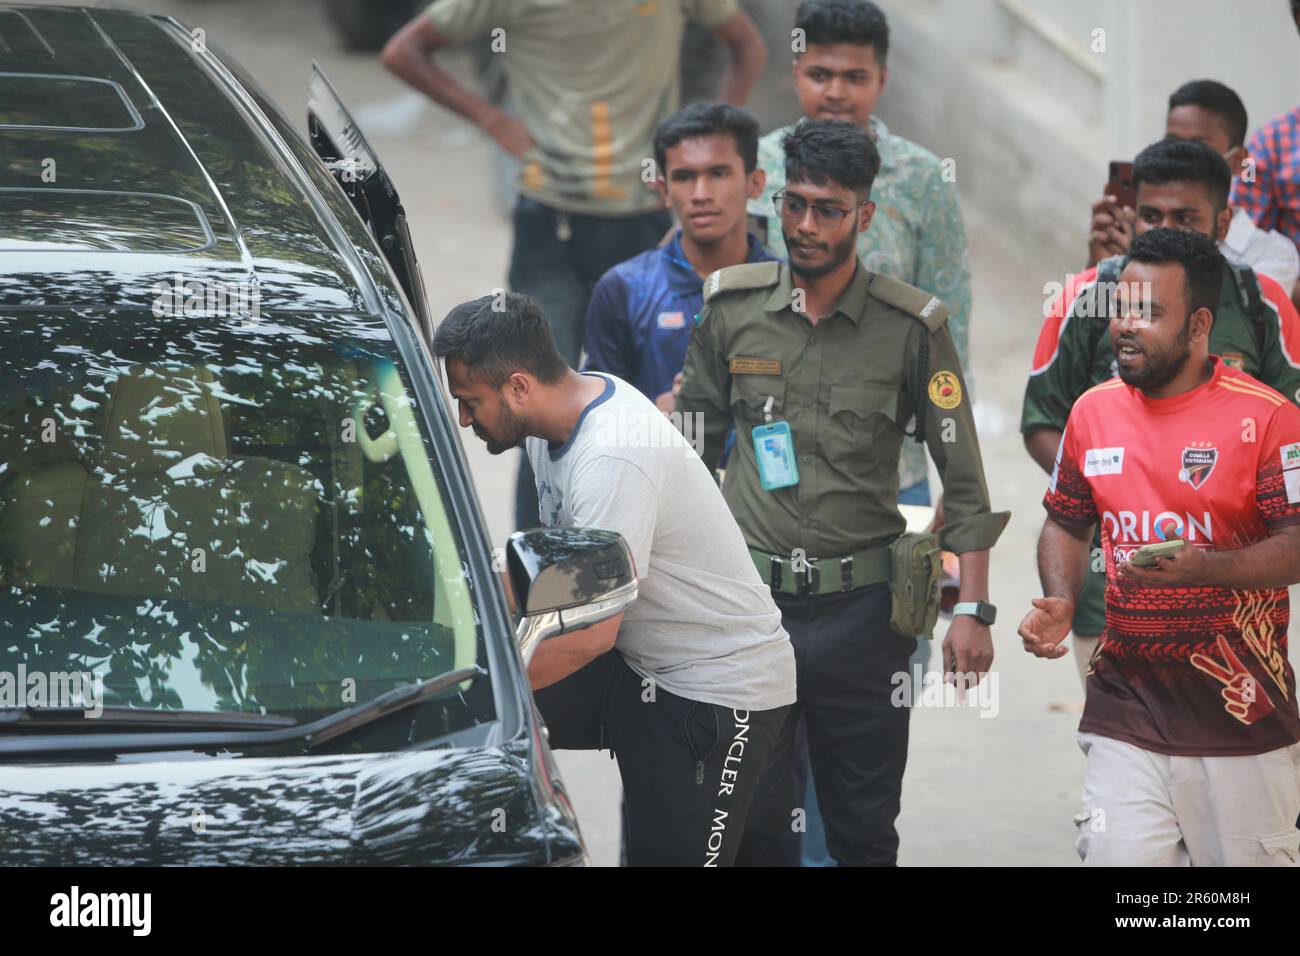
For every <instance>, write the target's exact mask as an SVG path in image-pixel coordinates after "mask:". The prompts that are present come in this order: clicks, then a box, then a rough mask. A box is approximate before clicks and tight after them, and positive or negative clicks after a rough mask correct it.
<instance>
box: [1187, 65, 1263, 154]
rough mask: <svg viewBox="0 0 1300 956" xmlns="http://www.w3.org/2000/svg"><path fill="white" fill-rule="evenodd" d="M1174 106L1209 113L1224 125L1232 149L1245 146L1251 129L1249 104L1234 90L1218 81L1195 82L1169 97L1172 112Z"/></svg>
mask: <svg viewBox="0 0 1300 956" xmlns="http://www.w3.org/2000/svg"><path fill="white" fill-rule="evenodd" d="M1175 106H1199V107H1201V109H1203V110H1208V111H1209V112H1211V113H1213V114H1214V115H1215V116H1217V117H1218V118H1219V121H1220V122H1221V123H1223V130H1224V132H1226V133H1227V134H1228V145H1229V146H1245V145H1246V130H1247V129H1249V120H1248V119H1247V118H1246V104H1245V103H1243V102H1242V101H1241V97H1240V96H1238V95H1237V93H1236V91H1235V90H1233V89H1232V87H1230V86H1224V85H1223V84H1222V83H1220V82H1219V81H1218V80H1192V81H1191V82H1190V83H1184V84H1183V85H1182V86H1180V87H1178V89H1176V90H1174V92H1173V93H1172V94H1170V96H1169V109H1171V110H1172V109H1173V108H1174V107H1175Z"/></svg>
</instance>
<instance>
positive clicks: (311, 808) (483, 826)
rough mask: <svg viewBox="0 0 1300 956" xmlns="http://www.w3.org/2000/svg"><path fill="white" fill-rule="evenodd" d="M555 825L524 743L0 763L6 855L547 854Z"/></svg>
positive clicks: (273, 860) (292, 861)
mask: <svg viewBox="0 0 1300 956" xmlns="http://www.w3.org/2000/svg"><path fill="white" fill-rule="evenodd" d="M557 837H559V839H560V842H561V843H565V844H567V843H576V834H575V833H573V832H572V831H570V830H569V829H568V828H566V827H565V826H564V822H563V820H562V819H560V815H559V814H558V811H556V810H555V809H554V808H539V806H538V802H537V800H536V798H535V795H534V790H533V786H532V781H531V778H530V772H529V765H528V762H527V761H526V760H525V759H524V752H523V751H522V749H521V750H519V751H518V752H516V751H514V750H513V749H501V748H480V749H461V750H430V751H409V752H403V753H397V754H363V755H356V756H333V757H252V758H229V759H219V758H198V759H181V760H151V761H140V762H125V761H123V762H116V763H100V764H88V763H76V764H58V765H55V764H48V765H39V766H37V765H30V764H29V765H21V766H15V765H6V766H4V767H3V768H2V769H0V864H3V865H5V866H13V865H44V866H48V865H64V864H76V865H90V866H108V865H113V866H121V865H129V864H162V865H167V864H198V865H204V864H206V865H231V864H251V865H267V866H275V865H303V864H312V863H319V864H325V863H335V864H338V863H357V864H362V863H369V864H400V863H431V864H432V863H454V864H483V863H545V862H547V860H548V844H550V843H552V842H554V840H555V839H556V838H557ZM570 852H571V851H570V850H568V849H564V850H562V851H561V854H562V855H569V854H570ZM572 852H580V850H575V851H572Z"/></svg>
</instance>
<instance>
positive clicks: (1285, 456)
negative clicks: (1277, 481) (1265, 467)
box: [1281, 441, 1300, 471]
mask: <svg viewBox="0 0 1300 956" xmlns="http://www.w3.org/2000/svg"><path fill="white" fill-rule="evenodd" d="M1281 453H1282V470H1283V471H1286V470H1287V469H1288V468H1300V441H1293V442H1292V443H1291V444H1289V445H1283V446H1282V448H1281Z"/></svg>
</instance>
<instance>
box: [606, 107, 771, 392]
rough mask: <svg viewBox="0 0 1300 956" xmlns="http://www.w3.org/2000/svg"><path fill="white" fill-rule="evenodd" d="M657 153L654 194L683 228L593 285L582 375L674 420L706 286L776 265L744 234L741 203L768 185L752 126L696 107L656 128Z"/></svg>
mask: <svg viewBox="0 0 1300 956" xmlns="http://www.w3.org/2000/svg"><path fill="white" fill-rule="evenodd" d="M654 151H655V164H656V171H657V175H658V178H657V180H656V184H657V186H658V188H659V191H660V193H661V194H662V195H663V197H664V201H665V202H667V204H668V205H669V206H670V207H671V208H672V210H673V213H674V214H675V217H676V219H677V221H678V223H679V224H680V227H679V228H678V230H677V231H676V232H675V233H674V235H673V237H672V239H671V240H670V241H669V242H668V243H667V244H666V245H664V246H661V247H659V248H657V249H651V250H649V251H648V252H643V253H641V254H640V255H638V256H634V257H633V258H631V259H628V260H626V261H624V262H621V263H619V264H618V265H616V266H614V268H612V269H610V270H609V271H608V272H606V273H605V274H604V275H603V276H602V277H601V279H600V281H599V282H598V283H596V288H595V290H594V291H593V292H592V296H591V304H590V305H589V306H588V308H587V335H586V346H587V364H586V366H585V368H586V369H587V370H588V371H596V372H608V373H609V374H611V375H617V376H618V377H619V378H621V379H623V380H624V381H626V382H628V383H630V384H632V385H634V386H635V387H636V388H637V389H639V390H640V391H641V392H642V393H643V394H644V395H645V396H646V397H647V398H649V399H650V400H652V401H653V402H654V403H655V404H656V405H658V406H659V408H660V409H661V410H662V411H664V412H671V411H672V410H673V404H674V403H673V379H674V377H675V376H676V375H677V373H678V372H680V371H681V370H682V367H683V366H684V365H685V364H686V347H687V345H688V344H689V343H690V339H691V329H692V328H693V327H694V325H695V318H696V316H697V315H699V312H700V309H701V307H702V306H703V302H704V281H705V279H706V278H707V277H708V276H709V275H710V274H712V273H713V272H716V271H717V270H718V269H721V268H723V267H724V266H734V265H740V264H742V263H746V262H764V261H768V260H770V259H772V258H773V257H772V256H771V255H769V254H768V252H767V250H765V249H764V248H763V247H762V245H761V244H759V242H758V240H756V239H755V238H753V237H752V236H750V235H749V234H748V232H747V231H746V213H745V207H746V203H747V202H748V201H749V200H750V199H753V198H755V197H757V196H759V195H761V194H762V192H763V184H764V182H765V177H764V174H763V171H762V170H761V169H759V168H758V123H757V121H755V119H754V118H753V117H752V116H750V115H749V114H748V113H747V112H745V111H744V110H742V109H740V108H738V107H735V106H730V105H727V104H725V103H696V104H694V105H692V106H688V107H686V108H685V109H682V110H679V111H678V112H676V113H674V114H673V115H672V116H670V117H669V118H668V119H667V120H665V121H664V122H663V123H662V124H661V125H660V126H659V128H658V129H657V130H656V131H655V138H654Z"/></svg>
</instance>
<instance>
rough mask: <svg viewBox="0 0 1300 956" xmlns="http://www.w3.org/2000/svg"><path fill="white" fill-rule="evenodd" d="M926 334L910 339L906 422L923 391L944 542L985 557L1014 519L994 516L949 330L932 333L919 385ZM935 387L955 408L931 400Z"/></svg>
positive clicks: (919, 332)
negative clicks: (953, 399)
mask: <svg viewBox="0 0 1300 956" xmlns="http://www.w3.org/2000/svg"><path fill="white" fill-rule="evenodd" d="M926 334H927V330H926V328H925V327H924V326H922V325H920V324H919V323H918V324H917V326H916V328H915V329H914V330H913V332H912V334H911V335H909V337H908V346H909V347H908V357H907V372H906V374H905V376H904V379H905V382H906V394H907V396H908V398H907V400H906V405H907V406H908V407H907V408H906V416H905V418H906V417H910V416H911V414H912V413H913V411H914V409H913V408H912V404H913V399H912V398H911V396H914V395H916V394H917V391H918V388H919V389H921V390H923V391H924V393H925V395H926V399H925V444H926V447H927V448H929V449H930V457H931V458H933V459H934V464H935V467H936V468H938V470H939V479H940V481H941V482H942V483H943V515H944V526H943V529H942V530H941V531H940V532H939V542H940V544H941V545H942V546H943V548H944V549H945V550H947V551H953V552H955V553H957V554H961V553H962V552H964V551H982V550H984V549H986V548H991V547H993V545H994V544H995V543H996V542H997V540H998V536H999V535H1001V534H1002V529H1003V528H1004V527H1006V524H1007V521H1008V519H1009V518H1010V517H1011V515H1010V513H1009V512H1005V511H1002V512H993V511H991V510H990V506H989V490H988V485H987V484H986V482H985V480H984V463H983V461H982V460H981V458H980V446H979V437H978V436H977V435H976V433H975V416H974V415H973V414H972V412H971V401H970V392H969V391H968V390H967V388H966V381H965V377H964V376H963V375H962V369H961V362H960V361H959V360H958V358H957V349H956V347H955V346H954V345H953V341H952V334H951V333H950V332H949V331H948V327H947V325H942V326H940V327H939V328H938V329H937V330H936V331H934V332H929V360H928V362H927V365H928V369H927V370H926V380H925V381H924V382H919V383H918V382H917V380H916V375H917V361H916V356H917V351H918V350H919V347H920V343H921V341H922V337H923V336H925V335H926ZM946 376H953V377H955V379H956V381H957V387H956V389H955V390H954V389H952V388H951V386H950V385H945V377H946ZM932 386H934V390H936V391H938V390H941V389H942V390H946V392H947V394H948V395H950V396H952V395H955V396H956V398H957V400H956V403H955V404H954V405H953V407H951V408H943V407H941V406H940V405H939V404H937V403H936V402H935V401H933V400H931V399H930V393H931V391H932Z"/></svg>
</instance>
